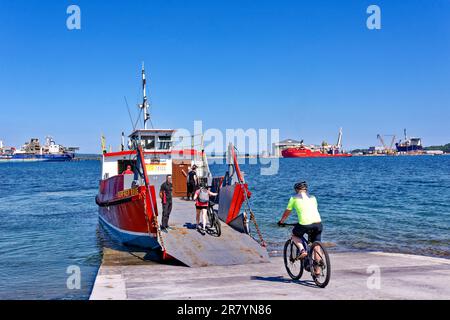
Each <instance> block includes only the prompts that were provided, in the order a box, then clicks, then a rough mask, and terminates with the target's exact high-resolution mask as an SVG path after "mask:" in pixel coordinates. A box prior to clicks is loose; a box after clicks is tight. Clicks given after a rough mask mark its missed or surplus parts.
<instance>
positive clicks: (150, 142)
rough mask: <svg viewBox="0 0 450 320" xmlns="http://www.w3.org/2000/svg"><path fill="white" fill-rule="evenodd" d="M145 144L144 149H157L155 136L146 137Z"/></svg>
mask: <svg viewBox="0 0 450 320" xmlns="http://www.w3.org/2000/svg"><path fill="white" fill-rule="evenodd" d="M143 142H144V149H147V150H149V149H155V136H149V137H145V139H143Z"/></svg>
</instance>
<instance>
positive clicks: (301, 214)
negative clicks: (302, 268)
mask: <svg viewBox="0 0 450 320" xmlns="http://www.w3.org/2000/svg"><path fill="white" fill-rule="evenodd" d="M294 190H295V192H296V194H295V195H294V196H292V197H291V198H290V199H289V203H288V205H287V208H286V210H285V211H284V213H283V216H282V217H281V220H280V221H279V222H278V224H279V225H282V224H283V223H284V222H285V221H286V220H287V218H288V217H289V215H290V214H291V212H292V210H293V209H295V211H296V212H297V215H298V224H296V225H295V226H294V228H293V229H292V240H293V241H294V242H295V244H297V246H298V247H299V249H300V258H304V257H306V255H307V252H306V251H305V249H304V248H303V244H302V241H301V238H302V237H303V235H304V234H308V236H309V241H310V242H315V241H321V236H322V229H323V226H322V219H321V218H320V214H319V210H318V209H317V199H316V197H314V196H312V195H309V194H308V193H307V191H308V185H307V184H306V182H305V181H303V182H300V183H296V184H295V186H294Z"/></svg>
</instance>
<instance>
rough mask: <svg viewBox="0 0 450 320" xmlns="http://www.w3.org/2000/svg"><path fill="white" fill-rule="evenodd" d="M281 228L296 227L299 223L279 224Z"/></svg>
mask: <svg viewBox="0 0 450 320" xmlns="http://www.w3.org/2000/svg"><path fill="white" fill-rule="evenodd" d="M277 224H278V226H279V227H287V226H296V225H297V223H277Z"/></svg>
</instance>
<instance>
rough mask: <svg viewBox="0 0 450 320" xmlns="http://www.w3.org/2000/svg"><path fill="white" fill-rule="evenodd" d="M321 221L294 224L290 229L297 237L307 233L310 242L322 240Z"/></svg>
mask: <svg viewBox="0 0 450 320" xmlns="http://www.w3.org/2000/svg"><path fill="white" fill-rule="evenodd" d="M322 229H323V226H322V223H321V222H319V223H313V224H308V225H302V224H296V225H295V227H294V229H292V234H293V235H294V236H297V237H300V238H301V237H303V235H304V234H308V240H309V241H310V242H315V241H321V240H322Z"/></svg>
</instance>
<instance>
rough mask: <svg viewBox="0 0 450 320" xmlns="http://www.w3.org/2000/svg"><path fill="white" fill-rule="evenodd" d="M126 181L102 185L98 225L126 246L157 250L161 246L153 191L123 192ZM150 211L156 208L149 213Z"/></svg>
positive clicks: (116, 179) (120, 179) (118, 178)
mask: <svg viewBox="0 0 450 320" xmlns="http://www.w3.org/2000/svg"><path fill="white" fill-rule="evenodd" d="M126 178H127V175H118V176H115V177H112V178H109V179H107V180H103V181H101V182H100V190H99V194H98V195H97V197H96V203H97V205H98V206H99V209H98V213H99V221H100V223H101V224H102V225H103V226H104V227H106V229H107V230H108V232H110V233H111V234H112V235H113V236H114V237H115V238H116V239H117V240H119V242H121V243H122V244H124V245H128V246H136V247H142V248H151V249H156V248H158V247H159V243H158V240H157V235H156V226H155V222H154V220H153V219H154V217H153V215H154V214H157V207H156V196H155V192H154V187H153V186H150V187H149V189H147V188H146V187H144V186H140V187H137V188H130V189H124V187H123V186H124V182H125V183H126V181H125V180H126ZM148 190H150V191H148ZM147 193H149V194H148V197H147ZM148 198H150V205H149V206H148V205H147V200H148ZM152 204H153V206H152ZM147 207H153V208H152V209H149V210H147ZM149 212H150V214H149Z"/></svg>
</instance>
